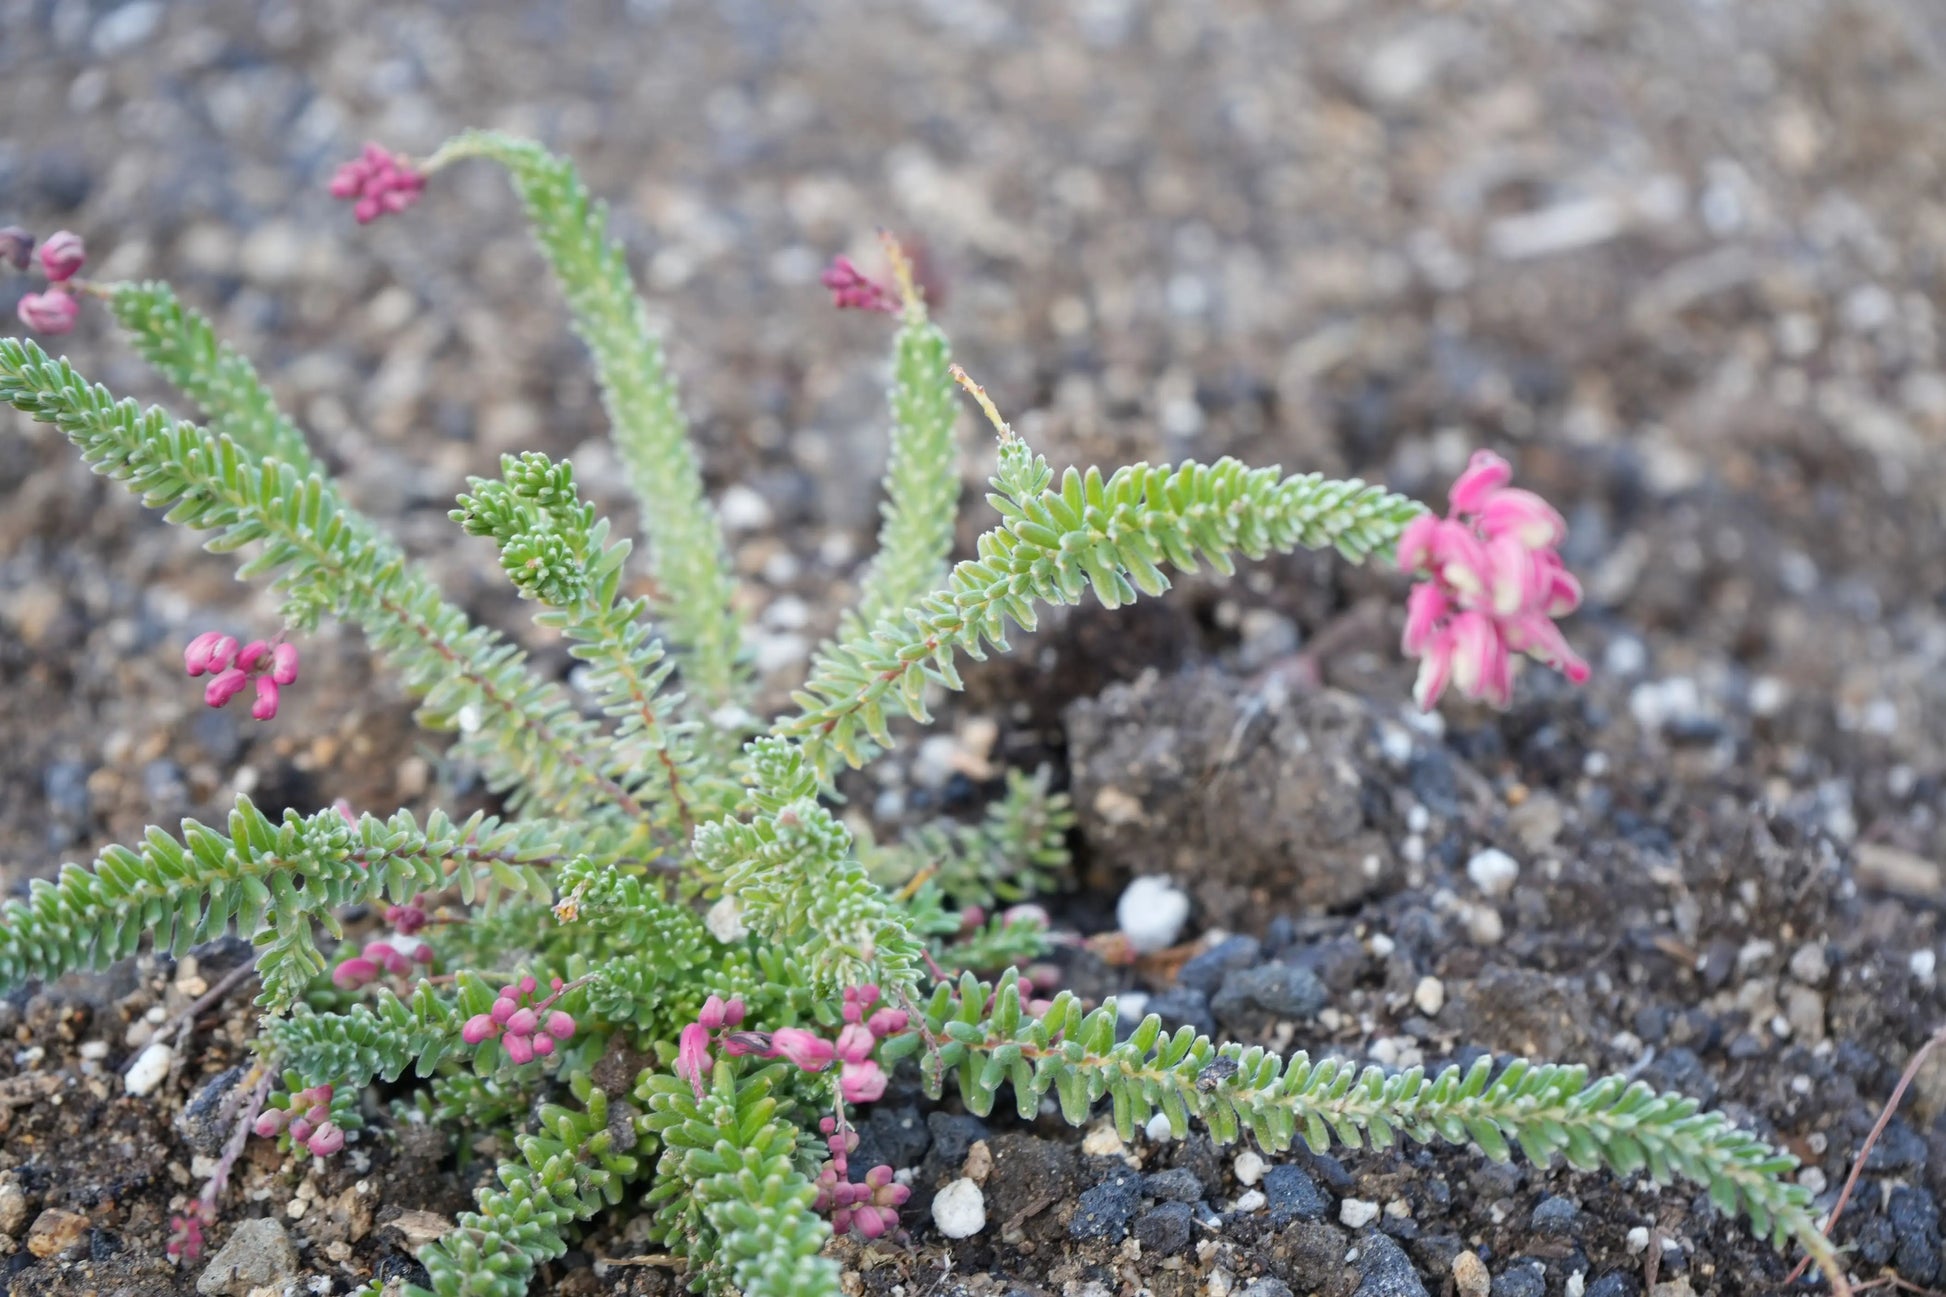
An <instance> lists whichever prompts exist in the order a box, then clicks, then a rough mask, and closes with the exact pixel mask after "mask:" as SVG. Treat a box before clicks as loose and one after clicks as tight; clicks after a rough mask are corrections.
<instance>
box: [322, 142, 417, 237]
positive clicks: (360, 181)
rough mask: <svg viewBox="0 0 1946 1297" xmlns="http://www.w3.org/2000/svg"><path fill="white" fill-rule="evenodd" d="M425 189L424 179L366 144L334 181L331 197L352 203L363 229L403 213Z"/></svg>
mask: <svg viewBox="0 0 1946 1297" xmlns="http://www.w3.org/2000/svg"><path fill="white" fill-rule="evenodd" d="M425 187H426V178H425V177H424V176H423V175H421V174H419V173H418V172H417V171H415V170H413V169H412V167H410V166H409V165H407V163H406V162H405V160H404V159H403V158H399V157H396V156H394V155H393V154H391V153H388V152H386V151H385V150H384V149H382V148H380V147H379V146H378V145H376V144H367V145H366V146H365V148H364V151H363V152H362V153H360V154H359V155H358V156H357V157H356V158H354V159H352V160H351V161H350V162H347V163H345V164H344V165H343V166H341V167H339V168H338V170H337V173H336V174H334V175H333V176H332V177H331V196H332V197H333V198H342V199H346V200H351V201H353V202H354V206H353V208H352V213H353V215H355V216H357V218H358V223H359V224H360V225H364V224H366V223H367V222H370V221H374V220H377V219H378V218H379V217H380V216H382V215H384V214H385V213H387V212H402V211H404V210H405V209H406V208H408V207H410V206H411V205H412V204H413V203H414V202H416V201H418V198H419V195H420V193H421V192H422V191H423V190H424V189H425Z"/></svg>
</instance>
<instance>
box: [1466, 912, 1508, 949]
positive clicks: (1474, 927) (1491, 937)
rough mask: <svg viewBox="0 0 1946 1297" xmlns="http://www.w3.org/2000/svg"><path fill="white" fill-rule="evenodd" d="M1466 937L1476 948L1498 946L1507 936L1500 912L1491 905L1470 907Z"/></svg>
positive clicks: (1467, 913) (1467, 915) (1467, 916)
mask: <svg viewBox="0 0 1946 1297" xmlns="http://www.w3.org/2000/svg"><path fill="white" fill-rule="evenodd" d="M1466 935H1467V937H1468V938H1469V939H1470V940H1471V941H1472V942H1473V944H1474V945H1476V946H1497V945H1499V944H1500V939H1501V938H1502V937H1504V936H1506V935H1507V925H1506V922H1505V921H1504V920H1502V919H1501V917H1500V911H1498V910H1496V909H1494V908H1493V907H1492V906H1491V905H1470V906H1468V907H1467V910H1466Z"/></svg>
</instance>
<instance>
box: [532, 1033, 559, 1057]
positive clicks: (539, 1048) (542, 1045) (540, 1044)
mask: <svg viewBox="0 0 1946 1297" xmlns="http://www.w3.org/2000/svg"><path fill="white" fill-rule="evenodd" d="M532 1043H533V1046H534V1052H535V1053H536V1054H539V1055H541V1056H542V1057H546V1056H547V1055H549V1054H552V1053H553V1052H554V1037H552V1036H549V1035H545V1034H543V1035H539V1036H535V1037H533V1038H532Z"/></svg>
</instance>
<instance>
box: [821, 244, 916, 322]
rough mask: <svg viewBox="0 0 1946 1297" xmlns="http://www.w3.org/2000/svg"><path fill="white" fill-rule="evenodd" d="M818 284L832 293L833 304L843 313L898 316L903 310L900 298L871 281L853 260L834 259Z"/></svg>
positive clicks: (848, 258)
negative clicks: (854, 312) (900, 307)
mask: <svg viewBox="0 0 1946 1297" xmlns="http://www.w3.org/2000/svg"><path fill="white" fill-rule="evenodd" d="M818 282H820V283H822V284H823V285H824V286H825V287H826V288H828V289H830V290H831V304H832V305H833V306H835V307H837V308H838V309H839V310H841V311H887V312H891V313H893V314H896V313H897V312H898V310H899V299H898V295H897V294H895V293H893V292H892V291H891V290H890V289H888V288H886V287H885V286H884V285H883V284H880V283H878V282H877V281H876V280H873V279H869V278H867V277H866V276H865V274H864V272H862V271H861V270H859V269H858V267H857V266H855V265H853V264H852V260H851V258H850V257H846V256H837V257H833V258H832V259H831V266H830V268H829V269H827V270H826V271H825V272H824V274H822V275H820V276H819V277H818Z"/></svg>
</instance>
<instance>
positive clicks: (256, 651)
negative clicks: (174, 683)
mask: <svg viewBox="0 0 1946 1297" xmlns="http://www.w3.org/2000/svg"><path fill="white" fill-rule="evenodd" d="M182 665H183V669H184V670H185V671H187V672H189V674H190V675H192V676H200V675H208V676H209V677H210V682H209V684H208V685H206V686H204V688H203V701H204V702H206V703H208V704H209V705H210V706H211V707H221V706H222V705H223V704H224V703H227V702H229V701H230V699H232V698H234V697H236V696H237V695H238V694H240V693H242V692H243V691H244V689H245V688H246V687H247V686H248V685H249V684H250V682H251V680H252V679H254V680H255V681H256V682H257V701H256V702H254V703H252V704H251V705H250V714H251V715H252V716H254V717H256V718H257V719H258V720H260V721H267V720H269V719H270V718H271V717H273V716H275V715H276V714H277V691H278V690H279V689H280V688H281V687H283V686H284V685H288V684H295V683H297V645H295V644H286V643H285V642H284V641H282V640H277V641H275V642H271V641H266V640H260V639H253V640H251V641H250V642H249V643H248V644H245V645H243V646H242V647H241V648H239V647H238V646H237V641H236V636H234V635H225V634H223V633H222V632H221V631H213V630H206V631H204V632H203V633H202V634H201V635H198V636H197V637H196V638H195V639H193V640H190V641H189V646H188V647H187V648H185V649H184V650H183V651H182Z"/></svg>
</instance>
